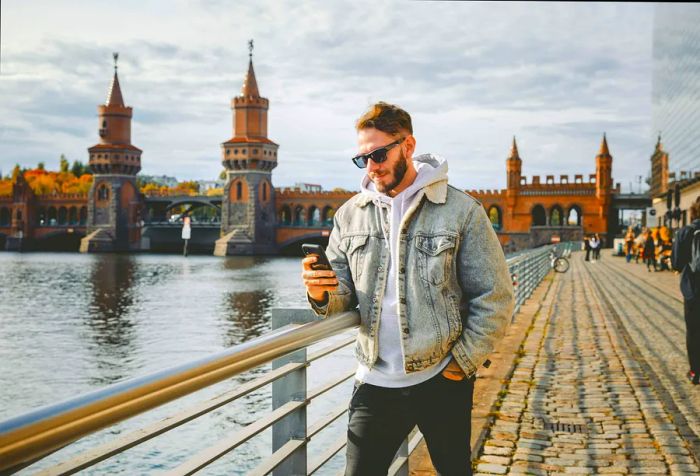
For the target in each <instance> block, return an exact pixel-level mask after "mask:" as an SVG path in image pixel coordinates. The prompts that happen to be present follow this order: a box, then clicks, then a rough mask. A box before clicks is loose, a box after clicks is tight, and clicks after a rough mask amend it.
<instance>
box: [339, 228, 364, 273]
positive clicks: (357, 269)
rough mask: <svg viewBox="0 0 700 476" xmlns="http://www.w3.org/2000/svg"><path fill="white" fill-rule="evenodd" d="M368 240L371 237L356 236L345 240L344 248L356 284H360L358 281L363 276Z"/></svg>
mask: <svg viewBox="0 0 700 476" xmlns="http://www.w3.org/2000/svg"><path fill="white" fill-rule="evenodd" d="M368 238H369V235H356V236H349V237H347V238H344V239H343V243H342V247H343V250H345V256H347V259H348V264H349V265H350V272H351V273H352V279H353V281H355V284H357V283H358V282H359V281H358V279H359V277H360V276H362V270H363V267H364V258H365V255H366V249H367V246H366V245H367V240H368Z"/></svg>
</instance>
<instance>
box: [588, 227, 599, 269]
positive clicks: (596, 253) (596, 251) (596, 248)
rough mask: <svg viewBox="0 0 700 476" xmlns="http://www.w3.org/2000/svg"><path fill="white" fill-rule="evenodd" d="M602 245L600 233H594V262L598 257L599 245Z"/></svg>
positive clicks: (592, 244) (592, 246)
mask: <svg viewBox="0 0 700 476" xmlns="http://www.w3.org/2000/svg"><path fill="white" fill-rule="evenodd" d="M599 246H600V239H599V238H598V234H595V235H593V237H592V238H591V241H590V247H591V252H592V253H593V259H592V262H593V263H595V262H596V260H597V259H598V247H599Z"/></svg>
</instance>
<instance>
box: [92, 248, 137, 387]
mask: <svg viewBox="0 0 700 476" xmlns="http://www.w3.org/2000/svg"><path fill="white" fill-rule="evenodd" d="M94 258H95V259H94V260H93V262H92V267H91V270H90V285H91V286H92V293H91V302H90V312H89V314H88V316H87V322H86V324H87V326H88V328H89V329H90V334H89V335H90V338H91V339H92V340H93V344H92V345H88V347H89V348H90V349H91V350H92V351H93V352H94V353H95V354H96V358H97V364H98V367H99V368H100V369H103V370H106V371H107V372H106V374H103V375H100V376H99V377H97V380H98V381H99V382H100V383H111V382H114V381H116V380H119V379H120V378H122V376H123V375H124V373H123V371H124V370H125V369H124V364H125V363H128V362H129V361H130V357H131V355H132V354H133V352H134V338H135V329H134V321H133V318H132V316H131V314H130V310H131V309H132V307H133V306H134V303H135V297H134V293H135V290H134V281H135V278H134V276H135V273H136V268H137V266H136V263H135V261H134V258H133V257H132V256H129V255H111V254H104V255H97V256H95V257H94Z"/></svg>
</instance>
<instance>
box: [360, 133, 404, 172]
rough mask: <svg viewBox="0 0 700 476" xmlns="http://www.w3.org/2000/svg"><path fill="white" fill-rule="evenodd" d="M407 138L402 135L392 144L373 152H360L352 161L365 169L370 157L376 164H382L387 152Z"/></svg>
mask: <svg viewBox="0 0 700 476" xmlns="http://www.w3.org/2000/svg"><path fill="white" fill-rule="evenodd" d="M405 139H406V138H405V137H402V138H401V139H399V140H397V141H396V142H392V143H391V144H387V145H385V146H384V147H380V148H378V149H374V150H373V151H372V152H368V153H367V154H360V155H357V156H355V157H353V158H352V162H353V163H354V164H355V165H357V166H358V167H359V168H361V169H364V168H366V167H367V162H369V159H372V162H374V163H375V164H381V163H382V162H384V161H385V160H386V157H387V153H388V152H389V151H390V150H391V149H393V148H394V147H396V146H397V145H399V144H400V143H402V142H403V141H404V140H405Z"/></svg>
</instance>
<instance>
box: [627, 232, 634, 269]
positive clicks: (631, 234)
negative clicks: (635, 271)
mask: <svg viewBox="0 0 700 476" xmlns="http://www.w3.org/2000/svg"><path fill="white" fill-rule="evenodd" d="M633 253H634V231H633V230H632V227H630V228H628V229H627V234H626V235H625V259H626V260H627V262H628V263H629V262H630V261H632V254H633Z"/></svg>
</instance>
